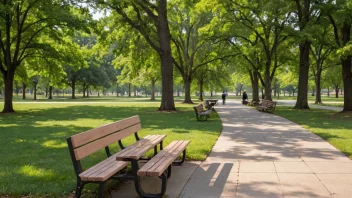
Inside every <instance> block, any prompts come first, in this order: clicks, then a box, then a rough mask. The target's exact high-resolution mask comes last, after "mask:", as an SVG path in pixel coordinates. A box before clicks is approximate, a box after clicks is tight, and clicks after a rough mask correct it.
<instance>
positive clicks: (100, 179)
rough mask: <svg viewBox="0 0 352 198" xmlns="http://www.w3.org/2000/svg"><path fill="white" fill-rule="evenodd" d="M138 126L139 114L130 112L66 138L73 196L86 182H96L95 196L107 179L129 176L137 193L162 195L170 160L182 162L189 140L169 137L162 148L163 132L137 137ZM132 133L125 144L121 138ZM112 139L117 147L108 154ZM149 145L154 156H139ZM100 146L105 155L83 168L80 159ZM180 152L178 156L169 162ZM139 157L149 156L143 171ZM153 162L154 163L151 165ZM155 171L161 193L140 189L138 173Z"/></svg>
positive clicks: (77, 195)
mask: <svg viewBox="0 0 352 198" xmlns="http://www.w3.org/2000/svg"><path fill="white" fill-rule="evenodd" d="M140 129H141V123H140V119H139V116H133V117H130V118H127V119H123V120H120V121H117V122H114V123H111V124H107V125H104V126H101V127H98V128H95V129H92V130H89V131H86V132H83V133H79V134H76V135H73V136H71V137H69V138H68V139H67V142H68V147H69V151H70V154H71V159H72V163H73V167H74V170H75V173H76V177H77V186H76V192H75V197H80V196H81V192H82V189H83V187H84V185H85V184H87V183H98V184H99V197H103V194H104V184H105V183H106V181H108V180H110V179H119V180H133V181H134V182H135V187H136V191H137V193H138V194H139V195H140V196H141V197H161V196H163V195H164V193H165V191H166V183H167V179H168V178H169V177H170V175H171V164H174V165H179V164H182V163H183V162H184V160H185V156H186V146H187V145H188V143H189V141H173V142H172V143H170V144H169V146H167V147H166V148H165V149H164V150H165V151H164V150H162V149H163V140H164V138H165V137H166V135H147V136H145V137H143V138H140V137H139V136H138V131H139V130H140ZM132 134H134V136H135V139H136V142H135V143H133V144H131V145H130V146H128V147H125V146H124V145H123V143H122V139H123V138H125V137H128V136H130V135H132ZM114 143H118V145H119V147H120V148H121V150H120V151H119V152H117V153H115V154H112V153H111V151H110V146H111V145H112V144H114ZM158 145H160V151H162V152H160V153H158V151H157V150H158V149H157V147H158ZM153 148H154V156H153V157H152V158H151V159H152V160H150V159H149V158H142V156H144V155H145V154H146V153H147V152H148V151H149V150H151V149H153ZM101 149H105V152H106V155H107V158H104V159H103V160H102V161H100V162H99V163H97V164H96V165H94V166H92V167H90V168H88V169H83V167H82V165H81V162H80V161H81V160H82V159H83V158H85V157H87V156H89V155H91V154H93V153H95V152H97V151H98V150H101ZM182 152H183V156H182V160H181V161H179V162H174V163H173V161H174V160H175V159H176V158H177V157H178V156H179V155H180V154H181V153H182ZM176 155H177V156H176ZM141 159H147V160H150V161H148V162H147V163H146V164H145V166H147V165H148V167H150V169H148V170H147V171H145V169H146V168H144V169H139V165H138V161H139V160H141ZM158 159H159V160H161V161H159V160H158ZM166 159H167V160H166ZM129 163H131V165H132V171H131V172H127V171H122V170H124V169H125V168H126V167H127V165H128V164H129ZM152 165H154V166H152ZM155 165H157V167H155ZM143 167H144V166H143ZM143 167H142V168H143ZM165 167H166V168H165ZM138 171H140V173H138ZM148 171H152V172H153V174H152V175H150V174H145V175H143V173H144V172H148ZM122 172H125V173H122ZM156 173H158V174H159V175H158V176H160V178H161V179H162V186H161V193H158V194H147V193H144V191H143V190H142V188H141V184H140V176H156Z"/></svg>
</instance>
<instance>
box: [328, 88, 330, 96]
mask: <svg viewBox="0 0 352 198" xmlns="http://www.w3.org/2000/svg"><path fill="white" fill-rule="evenodd" d="M328 97H330V87H328Z"/></svg>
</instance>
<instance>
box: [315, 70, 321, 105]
mask: <svg viewBox="0 0 352 198" xmlns="http://www.w3.org/2000/svg"><path fill="white" fill-rule="evenodd" d="M315 104H322V102H321V71H320V70H318V71H317V76H316V78H315Z"/></svg>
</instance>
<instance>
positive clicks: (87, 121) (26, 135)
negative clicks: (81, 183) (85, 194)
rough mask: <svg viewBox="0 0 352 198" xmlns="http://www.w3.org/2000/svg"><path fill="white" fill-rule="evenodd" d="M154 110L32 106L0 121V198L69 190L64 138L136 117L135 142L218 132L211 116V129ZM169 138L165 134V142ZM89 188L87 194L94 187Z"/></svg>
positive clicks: (88, 161)
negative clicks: (138, 135)
mask: <svg viewBox="0 0 352 198" xmlns="http://www.w3.org/2000/svg"><path fill="white" fill-rule="evenodd" d="M28 105H31V104H28ZM155 109H156V108H155V107H120V106H107V105H74V104H70V105H62V104H57V105H55V107H48V108H46V107H38V108H36V107H35V106H34V108H31V109H29V110H28V111H26V112H18V113H15V114H6V115H4V114H3V115H0V123H1V125H0V134H1V136H2V137H1V139H0V144H1V145H2V148H1V150H0V158H1V160H0V175H1V178H2V179H1V181H0V194H3V195H11V196H14V195H39V196H49V197H53V196H54V197H55V196H65V195H67V194H68V193H70V192H71V191H72V190H73V189H74V188H75V182H76V178H75V175H74V170H73V166H72V162H71V159H70V155H69V151H68V148H67V143H66V138H67V137H69V136H72V135H74V134H77V133H80V132H83V131H87V130H90V129H92V128H95V127H98V126H101V125H103V124H108V123H111V122H113V121H117V120H121V119H124V118H127V117H131V116H134V115H139V116H140V119H141V123H142V131H141V137H143V136H145V135H146V134H148V133H153V134H158V133H160V134H162V133H165V131H167V130H169V131H170V132H173V131H172V130H174V132H176V133H177V134H181V135H183V134H184V135H187V134H188V133H189V131H191V130H201V131H202V130H204V131H205V133H207V134H209V135H215V136H217V135H218V134H219V132H220V131H219V129H220V128H221V124H220V121H219V119H218V120H217V121H216V117H215V115H214V121H213V123H212V122H209V123H208V124H207V123H200V122H197V121H196V119H195V116H194V111H193V109H191V108H187V107H182V108H179V109H180V110H181V111H180V112H178V113H172V114H170V113H155V112H156V110H155ZM214 123H217V124H218V125H217V126H216V125H214ZM170 132H167V133H169V134H170V137H171V135H172V133H170ZM176 133H175V134H176ZM168 137H169V136H168ZM185 137H186V136H185ZM187 138H189V137H187ZM185 139H186V138H185ZM195 141H196V140H195ZM132 142H133V137H131V138H128V139H127V140H126V141H124V143H125V144H126V145H129V144H130V143H132ZM112 150H113V151H114V152H116V151H118V150H119V149H118V147H117V145H114V146H113V148H112ZM202 152H209V151H206V150H203V151H202ZM205 155H206V154H205ZM105 157H106V156H105V153H104V151H103V150H101V151H99V152H97V153H94V154H93V155H91V156H89V157H88V158H85V159H83V160H82V164H83V166H84V167H90V166H92V165H94V164H96V163H98V162H99V161H101V160H102V159H104V158H105ZM15 181H16V182H15ZM14 182H15V183H16V184H14ZM91 186H92V187H91V189H93V190H95V189H96V187H97V186H96V185H91ZM88 189H90V187H89V186H88Z"/></svg>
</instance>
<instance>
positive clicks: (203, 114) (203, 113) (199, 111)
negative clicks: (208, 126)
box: [193, 104, 212, 121]
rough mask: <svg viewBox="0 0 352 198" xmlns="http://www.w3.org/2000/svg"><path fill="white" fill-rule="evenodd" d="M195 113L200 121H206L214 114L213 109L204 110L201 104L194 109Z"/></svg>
mask: <svg viewBox="0 0 352 198" xmlns="http://www.w3.org/2000/svg"><path fill="white" fill-rule="evenodd" d="M193 109H194V112H195V113H196V117H197V120H198V121H206V120H207V119H208V118H209V117H210V114H211V112H212V110H211V109H207V110H204V107H203V104H199V105H197V106H194V107H193Z"/></svg>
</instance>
